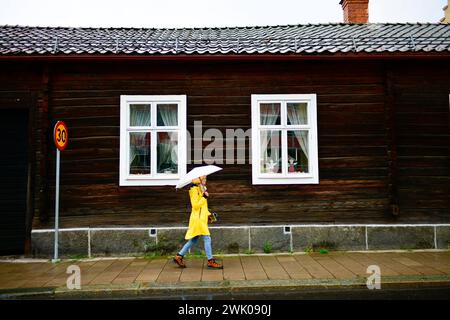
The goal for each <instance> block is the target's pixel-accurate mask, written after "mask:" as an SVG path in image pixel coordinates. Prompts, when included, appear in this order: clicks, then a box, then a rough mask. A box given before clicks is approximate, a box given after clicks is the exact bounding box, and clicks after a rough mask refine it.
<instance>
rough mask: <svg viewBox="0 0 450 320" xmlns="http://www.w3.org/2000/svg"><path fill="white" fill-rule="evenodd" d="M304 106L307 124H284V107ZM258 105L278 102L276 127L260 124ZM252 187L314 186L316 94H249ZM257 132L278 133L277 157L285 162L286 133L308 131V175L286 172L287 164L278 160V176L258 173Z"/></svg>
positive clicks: (316, 166) (316, 171)
mask: <svg viewBox="0 0 450 320" xmlns="http://www.w3.org/2000/svg"><path fill="white" fill-rule="evenodd" d="M295 102H298V103H305V102H306V103H307V119H308V124H307V125H288V124H287V122H288V121H287V104H288V103H295ZM260 103H281V110H280V117H281V124H280V125H271V126H267V125H261V123H260V121H261V120H260V117H261V116H260ZM251 108H252V110H251V114H252V150H251V151H252V157H251V158H252V184H254V185H258V184H262V185H264V184H318V183H319V163H318V135H317V95H316V94H252V96H251ZM261 130H280V131H281V158H282V159H287V155H288V146H287V143H288V140H287V131H293V130H308V147H309V150H308V154H309V156H308V170H309V172H308V173H289V172H288V171H287V162H286V161H284V160H283V161H282V168H281V173H261V168H260V166H261V163H260V154H261V143H260V139H261V136H260V132H261Z"/></svg>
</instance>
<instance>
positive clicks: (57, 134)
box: [53, 121, 69, 151]
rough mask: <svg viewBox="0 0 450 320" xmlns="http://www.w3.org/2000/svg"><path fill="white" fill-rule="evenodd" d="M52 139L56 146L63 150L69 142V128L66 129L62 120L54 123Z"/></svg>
mask: <svg viewBox="0 0 450 320" xmlns="http://www.w3.org/2000/svg"><path fill="white" fill-rule="evenodd" d="M53 139H54V140H55V145H56V147H57V148H58V149H59V150H60V151H63V150H64V149H66V147H67V143H68V142H69V130H68V129H67V126H66V124H65V123H64V121H58V122H57V123H56V124H55V130H54V131H53Z"/></svg>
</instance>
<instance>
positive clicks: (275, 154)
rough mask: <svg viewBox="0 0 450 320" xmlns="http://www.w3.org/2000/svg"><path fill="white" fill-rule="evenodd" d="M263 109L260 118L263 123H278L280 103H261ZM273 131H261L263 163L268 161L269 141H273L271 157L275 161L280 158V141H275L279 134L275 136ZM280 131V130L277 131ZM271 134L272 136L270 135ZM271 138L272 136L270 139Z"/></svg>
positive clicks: (267, 124) (268, 124)
mask: <svg viewBox="0 0 450 320" xmlns="http://www.w3.org/2000/svg"><path fill="white" fill-rule="evenodd" d="M261 107H263V108H261V110H260V118H261V120H260V121H261V125H265V126H270V125H275V124H276V123H277V120H278V119H280V105H279V104H275V103H272V104H261ZM273 132H274V131H271V130H262V131H261V158H262V159H261V160H262V161H263V164H264V163H266V162H267V160H268V159H267V156H268V154H267V151H268V144H269V141H271V144H270V158H271V159H272V160H273V162H275V163H276V162H277V161H278V160H279V158H280V157H279V141H278V143H275V142H276V141H275V139H273V138H276V137H277V136H276V135H275V136H273ZM275 132H279V131H275ZM269 134H270V136H269ZM269 138H271V139H270V140H269ZM279 139H280V135H278V140H279Z"/></svg>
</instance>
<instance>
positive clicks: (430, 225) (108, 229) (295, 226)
mask: <svg viewBox="0 0 450 320" xmlns="http://www.w3.org/2000/svg"><path fill="white" fill-rule="evenodd" d="M283 227H291V228H331V227H366V228H386V227H389V228H405V227H450V223H437V224H429V223H423V224H280V225H266V226H263V225H257V226H249V225H245V226H212V227H209V229H257V228H283ZM150 229H157V230H177V229H178V230H183V229H184V230H185V229H187V227H111V228H108V227H100V228H86V227H84V228H66V229H59V231H61V232H66V231H67V232H68V231H88V230H90V231H127V230H130V231H133V230H147V231H149V230H150ZM31 232H32V233H45V232H55V229H34V230H32V231H31Z"/></svg>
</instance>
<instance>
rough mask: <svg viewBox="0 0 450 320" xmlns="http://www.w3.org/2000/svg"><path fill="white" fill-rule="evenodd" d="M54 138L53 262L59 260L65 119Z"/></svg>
mask: <svg viewBox="0 0 450 320" xmlns="http://www.w3.org/2000/svg"><path fill="white" fill-rule="evenodd" d="M53 138H54V140H55V145H56V182H55V254H54V257H53V260H52V262H53V263H55V262H58V261H59V259H58V242H59V171H60V158H61V151H62V150H64V149H66V147H67V142H68V141H69V139H68V130H67V126H66V124H65V123H64V122H63V121H58V122H57V123H56V125H55V129H54V131H53Z"/></svg>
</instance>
